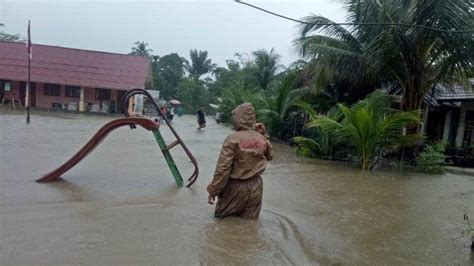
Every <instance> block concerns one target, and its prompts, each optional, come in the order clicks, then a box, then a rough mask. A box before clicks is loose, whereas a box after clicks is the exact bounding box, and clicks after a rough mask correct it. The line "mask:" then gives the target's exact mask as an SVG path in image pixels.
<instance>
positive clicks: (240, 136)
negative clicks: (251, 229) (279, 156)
mask: <svg viewBox="0 0 474 266" xmlns="http://www.w3.org/2000/svg"><path fill="white" fill-rule="evenodd" d="M232 120H233V123H234V129H235V130H236V132H234V133H233V134H231V135H229V136H228V137H227V138H226V139H225V141H224V144H223V145H222V150H221V153H220V155H219V160H218V162H217V166H216V170H215V172H214V178H213V180H212V182H211V183H210V184H209V185H208V186H207V192H208V193H209V197H208V202H209V204H214V201H215V200H216V197H217V198H218V200H217V204H216V210H215V214H214V216H215V217H219V218H223V217H226V216H240V217H243V218H250V219H256V218H258V215H259V214H260V209H261V208H262V195H263V181H262V177H261V175H262V174H263V172H264V171H265V167H266V166H267V160H271V158H272V146H271V144H270V142H269V141H268V140H267V138H265V136H264V134H260V133H257V132H256V131H255V130H254V125H255V109H254V107H253V105H252V104H250V103H244V104H241V105H239V106H238V107H237V108H235V109H234V111H232Z"/></svg>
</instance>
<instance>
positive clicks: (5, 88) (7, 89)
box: [0, 80, 12, 92]
mask: <svg viewBox="0 0 474 266" xmlns="http://www.w3.org/2000/svg"><path fill="white" fill-rule="evenodd" d="M0 84H1V85H2V89H3V91H4V92H11V91H12V82H11V81H7V80H2V81H1V83H0Z"/></svg>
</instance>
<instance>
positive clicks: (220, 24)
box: [0, 0, 345, 65]
mask: <svg viewBox="0 0 474 266" xmlns="http://www.w3.org/2000/svg"><path fill="white" fill-rule="evenodd" d="M245 1H246V2H249V3H252V4H255V5H258V6H260V7H263V8H266V9H269V10H271V11H274V12H277V13H281V14H284V15H287V16H290V17H294V18H301V17H304V16H306V15H308V14H309V13H315V14H321V15H323V16H326V17H328V18H330V19H332V20H334V21H339V22H340V21H344V18H345V11H344V9H343V7H342V4H341V3H340V1H338V0H312V1H288V0H287V1H263V0H245ZM28 19H30V20H31V24H32V40H33V43H40V44H49V45H57V46H64V47H73V48H82V49H90V50H99V51H108V52H117V53H128V52H130V49H131V47H132V46H133V43H134V42H136V41H145V42H147V43H149V44H150V48H151V49H153V53H154V54H158V55H164V54H168V53H172V52H177V53H178V54H180V55H181V56H185V57H186V58H188V57H189V50H190V49H200V50H207V51H209V57H210V58H211V59H212V60H213V62H215V63H218V64H219V65H224V64H225V60H226V59H229V58H232V57H233V56H234V54H235V53H236V52H239V53H249V52H251V51H253V50H257V49H261V48H266V49H271V48H272V47H274V48H275V49H276V51H277V52H278V53H279V54H281V55H282V63H283V64H285V65H288V64H289V63H291V62H292V61H294V60H296V59H297V58H298V55H297V53H296V51H295V49H294V48H293V46H292V40H293V39H294V38H295V37H296V36H297V35H296V32H297V29H296V23H293V22H291V21H287V20H283V19H280V18H278V17H274V16H270V15H268V14H265V13H262V12H261V11H258V10H255V9H252V8H249V7H247V6H244V5H241V4H237V3H235V2H234V1H232V0H219V1H217V0H215V1H163V0H162V1H137V2H132V1H123V0H122V1H111V0H106V1H90V0H88V1H87V0H62V1H45V0H42V1H38V0H37V1H23V0H14V1H12V0H0V23H3V24H5V26H6V27H5V31H7V32H9V33H20V34H22V35H23V36H25V35H26V28H27V21H28Z"/></svg>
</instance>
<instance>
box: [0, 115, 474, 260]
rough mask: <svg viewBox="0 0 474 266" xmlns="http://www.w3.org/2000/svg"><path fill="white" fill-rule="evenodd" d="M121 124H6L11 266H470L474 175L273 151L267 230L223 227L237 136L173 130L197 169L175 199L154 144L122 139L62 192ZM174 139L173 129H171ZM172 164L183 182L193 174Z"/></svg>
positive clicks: (184, 123)
mask: <svg viewBox="0 0 474 266" xmlns="http://www.w3.org/2000/svg"><path fill="white" fill-rule="evenodd" d="M111 119H113V118H111V117H101V116H88V115H69V114H56V115H33V116H32V123H31V124H30V125H26V124H25V117H24V115H20V114H17V113H5V112H3V114H0V156H1V158H0V159H1V160H0V175H1V177H0V236H1V238H0V264H1V265H58V264H86V265H116V264H146V265H150V264H154V265H170V264H181V265H197V264H203V265H216V264H221V265H222V264H226V265H227V264H233V265H250V264H252V265H254V264H259V265H270V264H271V265H288V264H290V265H291V264H293V265H310V264H311V265H317V264H320V265H328V264H329V265H331V264H333V265H334V264H335V265H338V264H340V265H453V264H454V265H473V264H474V255H473V253H471V251H470V249H469V248H468V242H469V240H468V239H467V238H466V237H463V236H462V235H461V231H462V227H463V224H462V215H463V209H464V207H467V208H468V211H469V212H470V213H471V216H472V217H474V177H471V176H464V175H454V174H448V173H447V174H443V175H440V176H429V175H424V174H416V173H399V172H384V171H375V172H371V173H364V172H361V171H359V170H357V169H354V168H353V167H351V166H347V165H343V164H340V163H331V162H327V161H320V160H312V159H306V158H301V157H297V156H296V155H295V153H294V151H293V150H292V149H291V148H290V147H287V146H285V145H280V144H275V159H274V161H272V162H271V163H270V164H269V166H268V168H267V171H266V172H265V175H264V203H263V211H262V213H261V218H260V219H259V220H257V221H248V220H241V219H238V218H228V219H224V220H216V219H214V218H213V208H212V206H210V205H208V204H207V194H206V192H205V188H206V185H207V183H208V182H209V181H210V179H211V177H212V172H213V170H214V165H215V163H216V160H217V155H218V153H219V148H220V145H221V143H222V141H223V139H224V138H225V136H226V135H227V134H229V133H230V132H231V130H230V129H229V128H226V127H224V126H222V125H217V124H215V123H213V121H212V119H209V120H210V121H209V126H208V127H207V128H206V129H205V130H204V131H203V132H197V131H196V128H195V127H196V125H195V121H194V120H195V119H194V117H192V116H184V117H181V118H177V119H176V120H175V123H174V125H175V127H176V129H177V130H178V132H179V133H180V134H181V136H182V137H183V139H184V140H185V142H186V143H187V144H188V146H189V148H190V149H191V151H192V152H193V153H194V154H195V156H196V157H197V159H198V161H199V165H200V170H201V175H200V177H199V179H198V181H197V183H196V184H195V185H194V186H193V187H192V188H191V189H187V188H176V187H175V183H174V180H173V178H172V176H171V174H170V171H169V169H168V168H167V167H166V164H165V161H164V159H163V156H162V154H161V153H160V151H159V150H158V146H157V144H156V143H155V141H154V139H153V136H152V134H151V133H150V132H147V131H145V130H143V129H135V130H130V129H129V128H120V129H118V130H116V131H115V132H112V133H111V134H110V135H109V136H108V137H107V139H106V140H105V141H104V142H103V143H102V144H101V145H100V146H99V147H98V148H97V149H95V150H94V152H93V153H92V154H90V155H89V156H88V157H87V158H86V159H84V160H83V161H82V162H80V163H79V164H78V165H77V166H76V167H74V168H73V169H72V170H70V171H69V172H67V173H66V174H65V175H64V176H63V181H60V182H54V183H48V184H38V183H35V182H34V180H35V179H36V178H38V177H41V176H42V175H43V174H45V173H47V172H48V171H50V170H52V169H54V168H55V167H57V166H59V165H60V164H61V163H63V162H64V161H65V160H67V159H68V158H69V157H70V156H71V155H72V154H73V153H74V152H75V151H77V150H78V149H79V148H80V147H81V146H82V145H83V144H84V143H85V142H86V141H87V140H88V139H89V138H90V137H91V136H92V135H93V134H94V133H95V131H96V130H97V129H99V128H100V127H101V125H103V124H104V123H106V122H107V121H110V120H111ZM162 132H163V134H164V135H165V136H167V137H168V138H169V134H168V131H167V129H166V127H164V128H163V129H162ZM174 158H175V160H176V162H177V163H178V165H179V166H180V169H181V170H182V172H183V175H184V176H187V175H189V174H190V173H191V170H190V166H191V164H190V163H189V162H188V160H187V159H186V158H185V156H184V155H183V154H182V153H180V152H175V153H174Z"/></svg>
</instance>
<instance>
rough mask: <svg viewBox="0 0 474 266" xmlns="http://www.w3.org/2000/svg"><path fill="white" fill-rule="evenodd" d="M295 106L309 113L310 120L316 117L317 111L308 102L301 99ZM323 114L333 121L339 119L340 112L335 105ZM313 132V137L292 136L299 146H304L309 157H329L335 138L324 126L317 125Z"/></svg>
mask: <svg viewBox="0 0 474 266" xmlns="http://www.w3.org/2000/svg"><path fill="white" fill-rule="evenodd" d="M297 106H298V107H300V108H301V109H302V110H303V111H304V112H305V113H307V114H308V115H309V119H310V121H314V120H316V119H317V118H318V114H317V112H316V111H315V110H314V109H313V107H312V106H311V105H310V104H309V103H307V102H304V101H303V102H299V103H297ZM325 116H326V117H327V118H329V119H332V120H334V121H340V120H341V117H342V112H341V110H340V109H339V108H338V107H337V106H333V107H332V108H331V109H329V111H328V112H327V113H326V115H325ZM315 133H316V136H315V137H314V138H307V137H303V136H298V137H295V138H294V141H295V142H296V143H297V144H298V145H299V147H300V148H302V147H303V148H306V149H307V150H308V151H309V152H310V155H311V157H316V156H318V157H322V158H328V159H331V156H332V150H333V146H334V145H335V144H336V141H335V140H336V138H335V137H334V136H332V134H331V132H330V131H329V130H328V129H326V128H321V127H318V128H316V132H315Z"/></svg>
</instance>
